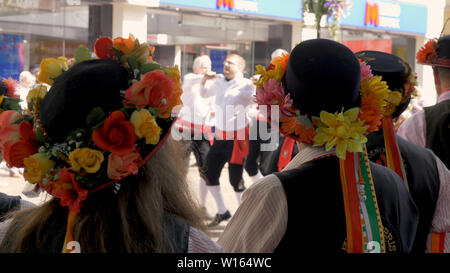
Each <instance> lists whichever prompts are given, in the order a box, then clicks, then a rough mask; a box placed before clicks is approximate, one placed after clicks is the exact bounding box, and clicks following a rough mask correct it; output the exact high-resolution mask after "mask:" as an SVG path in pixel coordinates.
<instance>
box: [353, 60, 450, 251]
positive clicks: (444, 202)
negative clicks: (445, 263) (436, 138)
mask: <svg viewBox="0 0 450 273" xmlns="http://www.w3.org/2000/svg"><path fill="white" fill-rule="evenodd" d="M356 56H357V57H358V58H360V59H361V60H363V61H364V62H365V63H366V64H367V65H368V66H370V69H371V71H372V74H373V76H381V77H382V80H383V81H385V82H386V84H387V86H388V88H389V90H390V92H391V93H392V96H393V97H395V98H396V101H394V105H395V104H398V106H397V107H394V105H393V106H392V107H391V110H390V111H387V112H386V113H385V117H384V118H383V120H382V125H381V128H380V130H379V131H376V132H373V133H371V134H369V135H368V136H367V138H368V141H367V144H366V146H367V153H368V156H369V159H370V160H371V161H373V162H376V163H378V164H380V165H383V166H386V167H389V168H391V169H392V170H393V171H395V172H396V173H397V174H398V175H399V176H400V177H402V178H403V179H404V181H405V183H406V185H407V187H408V189H409V192H410V193H411V196H412V198H413V200H414V202H415V203H416V205H417V208H418V209H419V225H418V228H417V232H416V239H415V240H414V246H413V249H412V252H415V253H424V252H434V251H436V250H437V251H438V252H439V251H446V252H448V251H450V248H449V246H450V243H449V242H448V241H449V239H448V238H447V236H446V235H447V234H448V232H449V231H450V215H449V213H448V211H449V210H450V172H449V170H448V169H447V168H446V167H445V165H444V164H443V163H442V161H441V160H439V158H437V157H436V156H435V155H434V153H433V152H432V151H431V150H429V149H426V148H423V147H421V146H418V145H416V144H414V143H411V142H408V141H406V140H404V139H403V138H401V137H399V136H397V135H396V134H395V133H394V125H393V122H392V120H394V119H396V118H397V117H398V116H399V115H400V114H401V113H402V111H403V110H404V109H406V108H407V106H408V104H409V101H410V100H411V97H412V96H413V94H414V89H415V85H416V82H415V73H414V72H413V71H412V70H411V68H410V66H409V65H408V63H406V62H405V61H403V60H402V59H400V58H399V57H397V56H395V55H392V54H388V53H384V52H378V51H361V52H358V53H356ZM435 238H439V240H435ZM441 240H442V241H441ZM437 242H439V244H438V245H435V243H437Z"/></svg>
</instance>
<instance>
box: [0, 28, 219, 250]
mask: <svg viewBox="0 0 450 273" xmlns="http://www.w3.org/2000/svg"><path fill="white" fill-rule="evenodd" d="M94 48H95V54H96V56H97V57H96V58H94V59H91V52H89V51H88V50H87V48H85V47H84V48H83V47H82V46H81V47H80V48H79V49H78V50H77V51H76V53H75V58H74V59H73V60H67V59H65V58H63V57H60V58H58V59H51V58H49V59H44V60H43V61H42V62H41V66H40V74H39V76H38V80H39V81H40V82H44V83H47V84H49V85H51V87H50V89H49V91H48V92H46V87H45V86H44V85H40V86H38V87H39V89H36V92H31V91H30V93H29V95H28V97H27V100H28V101H27V103H28V109H30V110H31V113H30V114H22V113H19V112H17V111H5V112H3V113H2V114H1V115H0V119H1V120H2V121H3V122H4V123H2V128H1V131H0V139H1V141H2V145H3V147H6V149H4V150H3V155H4V157H5V159H6V161H7V162H8V163H9V164H11V165H13V166H16V167H25V173H24V177H25V179H26V180H27V181H28V182H30V183H39V184H40V186H41V188H42V189H44V190H45V191H47V192H48V193H49V194H50V195H52V196H53V197H54V198H56V199H53V200H50V201H55V200H56V201H58V200H59V206H57V207H56V208H55V210H54V214H53V215H52V217H56V218H57V221H54V222H53V223H55V224H54V225H48V226H47V228H48V229H49V230H51V233H52V235H53V236H51V238H46V239H42V241H40V244H39V245H30V246H27V247H28V248H29V250H30V251H32V252H61V251H62V252H70V250H71V248H69V243H70V242H72V241H74V238H76V237H74V235H76V234H73V230H74V226H73V223H74V221H75V220H76V219H77V218H78V217H83V216H84V215H85V214H84V213H88V214H89V213H90V212H91V211H92V210H93V209H96V210H98V209H102V208H103V207H101V206H99V205H98V204H97V203H98V201H97V200H99V199H97V198H101V200H102V201H106V202H108V201H111V202H110V203H108V205H111V206H112V207H114V206H117V202H118V200H117V199H118V196H120V195H118V194H120V191H121V190H124V189H125V188H128V187H131V189H133V190H138V189H137V188H135V186H136V185H141V183H143V181H145V179H146V178H145V177H144V175H146V174H145V173H146V172H145V170H144V164H145V163H146V162H147V161H148V160H149V159H150V158H151V157H152V156H154V155H155V153H157V151H158V149H160V147H161V146H162V145H163V144H164V142H165V140H166V139H167V137H169V135H170V133H169V132H170V128H171V126H172V124H173V123H174V121H175V120H176V117H174V116H172V114H171V112H172V109H173V108H174V107H175V106H176V105H179V104H181V101H180V96H181V94H182V89H181V83H180V72H179V70H178V67H177V66H175V67H165V66H162V65H160V64H158V63H157V62H154V61H153V60H152V58H151V54H152V52H153V50H152V47H150V46H149V45H147V43H139V41H138V40H137V39H135V38H134V37H133V36H132V35H130V37H129V38H128V39H124V38H121V37H118V38H116V39H114V40H111V39H110V38H108V37H102V38H99V39H97V42H96V44H95V47H94ZM41 91H42V92H41ZM96 201H97V203H96ZM151 201H152V200H149V202H151ZM55 204H56V202H55ZM164 209H165V212H164V213H163V215H162V216H161V219H162V220H161V224H162V225H163V228H164V232H163V234H164V238H163V241H164V251H167V252H196V251H200V252H217V251H220V248H219V247H218V246H217V244H215V243H214V242H212V241H211V240H210V239H209V238H208V237H207V236H206V235H205V233H203V232H201V231H200V230H198V229H196V228H194V227H191V226H190V225H189V224H188V223H186V222H185V221H184V220H182V219H181V218H180V217H178V216H177V215H175V214H173V213H172V212H171V211H170V210H169V209H170V208H164ZM110 211H114V210H110ZM103 212H104V213H106V214H107V212H105V211H103ZM99 214H100V213H99ZM127 215H128V217H130V219H133V220H136V221H142V220H139V219H138V218H137V212H135V211H133V210H128V211H127ZM106 216H107V215H105V217H106ZM99 217H102V215H100V216H99ZM108 217H109V216H108ZM133 217H135V218H133ZM78 219H79V218H78ZM119 219H120V218H119ZM10 223H11V225H13V223H14V219H13V221H12V222H10ZM10 223H2V225H1V226H0V234H1V235H4V233H5V230H6V229H7V231H6V235H4V236H3V238H2V237H0V241H1V245H0V251H1V252H11V251H15V250H14V249H11V247H12V242H14V241H15V237H16V236H17V234H16V233H15V230H14V227H12V228H9V229H8V226H9V224H10ZM120 226H121V224H120V223H118V225H117V226H108V227H104V229H105V232H107V233H106V235H105V236H110V239H111V240H109V241H111V242H114V241H115V240H114V237H117V236H121V235H122V233H121V232H122V231H121V227H120ZM141 226H142V228H137V229H136V230H134V231H133V232H135V235H134V236H137V237H138V238H142V240H140V243H142V247H141V248H140V249H148V250H149V251H151V249H152V247H151V243H150V241H151V238H148V236H147V232H146V228H145V227H144V225H143V224H142V223H141V225H139V227H141ZM84 227H85V226H83V228H84ZM96 243H97V242H96V237H95V234H93V237H92V245H95V244H96ZM83 247H84V246H83V245H81V250H83ZM85 247H88V246H85ZM94 248H95V247H94ZM105 248H106V249H107V251H109V252H123V251H126V250H125V249H121V248H120V246H119V245H115V244H110V245H107V246H105Z"/></svg>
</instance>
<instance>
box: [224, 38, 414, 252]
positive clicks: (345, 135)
mask: <svg viewBox="0 0 450 273" xmlns="http://www.w3.org/2000/svg"><path fill="white" fill-rule="evenodd" d="M261 79H262V81H263V82H269V81H272V85H271V86H270V88H264V89H263V90H259V91H257V92H266V93H267V94H266V95H267V96H268V98H269V99H267V100H262V99H261V100H258V104H259V105H267V106H271V105H274V104H271V103H272V102H273V101H276V102H277V103H276V104H275V105H278V106H279V107H278V109H279V111H280V113H279V114H280V126H279V128H280V130H281V133H283V134H285V135H286V136H288V137H292V138H295V140H296V141H297V143H298V145H299V150H300V151H299V153H298V154H297V155H296V157H295V158H294V159H293V160H292V161H291V162H290V163H289V164H288V166H286V168H285V169H284V170H283V171H282V172H280V173H275V174H271V175H268V176H265V177H264V178H262V179H261V180H260V181H258V183H255V184H253V185H252V186H251V187H249V188H248V189H247V190H246V191H245V192H244V194H243V201H242V204H241V205H240V206H239V208H238V209H237V211H236V213H235V214H234V216H233V217H232V218H231V220H230V221H229V222H228V224H227V226H226V228H225V230H224V232H223V233H222V235H221V237H220V238H219V240H218V243H219V244H220V245H221V246H222V247H223V250H224V252H266V253H270V252H274V253H281V254H282V253H292V252H293V251H295V252H296V253H299V252H300V253H317V254H318V255H323V254H327V253H328V254H329V253H342V252H348V253H365V252H372V251H374V252H410V251H411V247H412V244H413V240H414V235H415V232H416V227H417V222H418V212H417V208H416V206H415V204H414V202H413V200H412V199H411V196H410V195H409V193H408V191H407V189H406V187H405V185H404V184H403V181H402V180H401V178H400V177H399V176H398V175H397V174H395V172H393V171H392V170H390V169H388V168H385V167H383V166H379V165H377V164H375V163H370V162H369V161H368V160H367V155H366V154H365V153H364V150H365V146H364V143H365V140H366V139H365V135H367V134H368V133H369V132H370V131H368V128H369V126H368V125H366V124H372V123H373V122H376V121H377V120H378V118H381V117H378V116H377V117H374V116H364V115H363V114H364V113H362V112H361V111H360V109H362V108H363V107H364V108H365V107H369V108H370V110H371V111H378V110H381V107H380V106H379V105H377V104H375V105H374V104H370V103H369V104H367V102H366V101H365V100H364V101H363V100H362V95H361V93H362V94H365V93H366V92H367V93H370V94H371V95H372V94H373V93H374V92H377V91H378V85H377V84H376V83H375V82H373V83H372V84H373V85H364V84H363V83H362V82H361V68H360V64H359V61H358V59H357V58H356V56H355V55H354V53H353V52H352V51H351V50H350V49H349V48H347V47H346V46H344V45H342V44H340V43H338V42H335V41H332V40H326V39H314V40H308V41H304V42H302V43H300V44H298V45H297V46H296V47H295V48H294V49H293V50H292V52H291V55H290V57H289V60H288V63H287V66H286V69H283V68H282V67H280V65H279V64H278V65H274V66H270V67H268V68H267V69H266V71H265V73H262V76H261ZM273 80H275V81H276V83H275V82H273ZM360 87H362V88H361V89H362V90H360ZM383 94H384V93H383ZM257 95H258V94H257ZM271 95H273V96H275V98H273V97H272V96H271ZM365 109H367V108H365ZM313 121H314V122H313ZM361 212H362V213H361Z"/></svg>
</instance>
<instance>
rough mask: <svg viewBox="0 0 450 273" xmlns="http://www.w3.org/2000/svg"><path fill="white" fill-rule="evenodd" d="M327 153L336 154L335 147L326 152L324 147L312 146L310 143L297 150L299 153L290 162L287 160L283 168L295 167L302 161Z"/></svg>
mask: <svg viewBox="0 0 450 273" xmlns="http://www.w3.org/2000/svg"><path fill="white" fill-rule="evenodd" d="M328 154H336V152H335V149H334V148H333V149H331V150H330V151H328V152H327V151H325V147H313V146H312V145H305V148H304V149H302V150H300V151H299V153H298V154H297V155H296V156H295V157H294V158H293V159H292V160H291V162H289V164H288V165H287V166H286V168H284V170H290V169H295V168H297V167H299V166H300V165H302V164H303V163H306V162H308V161H311V160H313V159H315V158H317V157H320V156H323V155H328Z"/></svg>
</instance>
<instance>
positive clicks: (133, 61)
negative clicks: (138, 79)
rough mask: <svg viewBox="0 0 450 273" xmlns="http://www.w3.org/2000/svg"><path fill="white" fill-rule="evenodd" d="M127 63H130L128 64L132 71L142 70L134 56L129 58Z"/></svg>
mask: <svg viewBox="0 0 450 273" xmlns="http://www.w3.org/2000/svg"><path fill="white" fill-rule="evenodd" d="M127 62H128V64H129V65H130V68H131V71H134V70H135V69H138V70H139V68H140V66H141V65H140V64H139V62H138V60H137V59H136V57H134V56H129V57H128V58H127Z"/></svg>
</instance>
